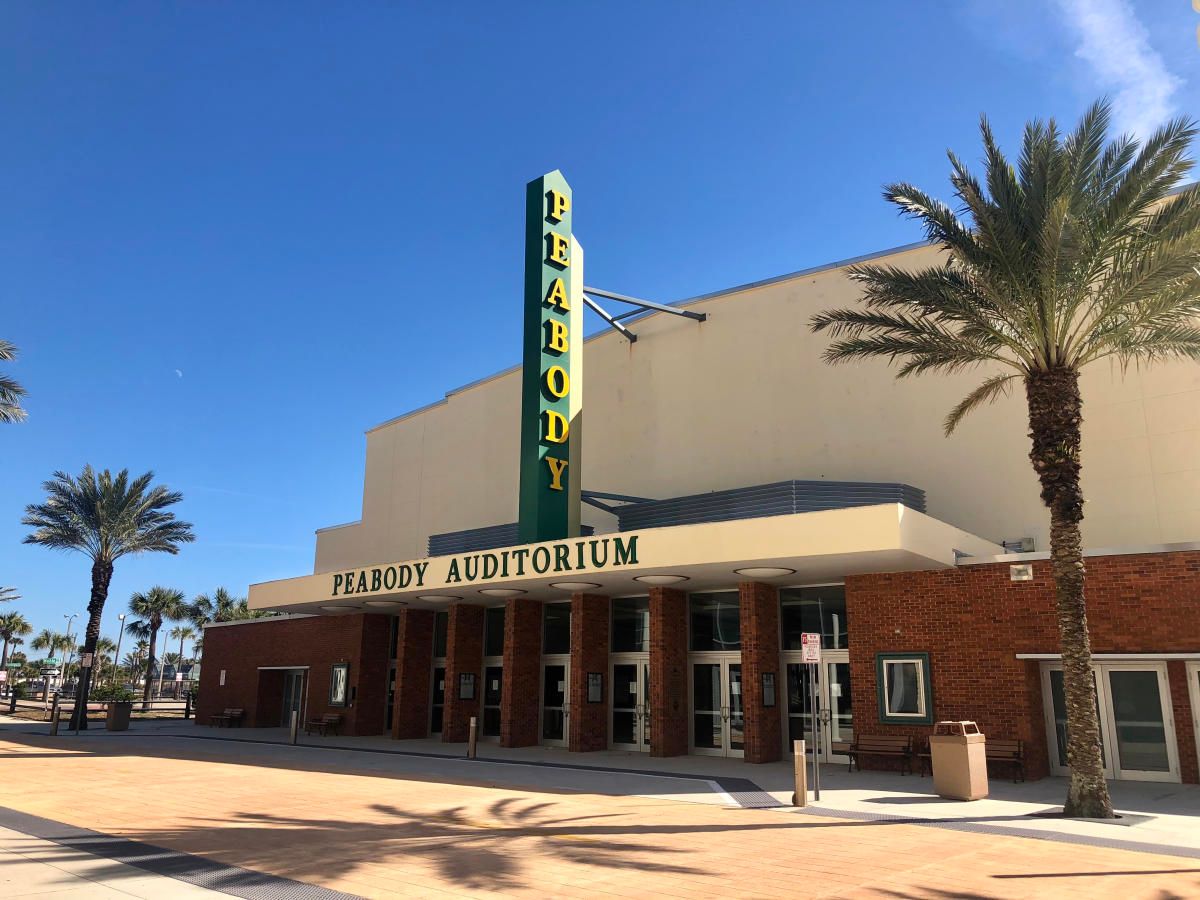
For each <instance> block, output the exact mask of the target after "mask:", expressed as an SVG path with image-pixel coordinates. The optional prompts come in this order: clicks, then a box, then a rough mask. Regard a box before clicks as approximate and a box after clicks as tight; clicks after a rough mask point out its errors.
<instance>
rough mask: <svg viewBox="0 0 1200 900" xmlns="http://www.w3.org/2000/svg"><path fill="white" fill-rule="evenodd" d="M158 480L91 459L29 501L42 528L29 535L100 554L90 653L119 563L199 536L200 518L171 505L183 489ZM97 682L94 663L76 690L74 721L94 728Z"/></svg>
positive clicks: (87, 642) (32, 519)
mask: <svg viewBox="0 0 1200 900" xmlns="http://www.w3.org/2000/svg"><path fill="white" fill-rule="evenodd" d="M153 480H154V473H153V472H147V473H146V474H144V475H141V476H139V477H137V478H133V479H130V477H129V470H128V469H122V470H121V471H120V472H118V473H117V474H116V475H115V476H114V475H113V474H112V473H111V472H109V470H108V469H105V470H104V471H103V472H96V471H95V470H93V469H92V467H91V466H90V465H89V466H84V468H83V472H82V473H80V475H79V476H78V477H73V476H71V475H67V474H66V473H65V472H55V473H54V477H53V478H51V480H49V481H47V482H45V483H44V484H43V485H42V489H43V490H44V491H46V493H47V495H48V496H47V498H46V500H45V502H43V503H35V504H30V505H29V506H26V507H25V516H24V518H23V519H21V522H22V523H23V524H25V525H29V526H31V527H32V528H33V529H34V530H33V532H32V533H31V534H29V535H27V536H26V538H25V543H27V544H41V545H42V546H43V547H50V548H52V549H55V550H75V551H78V552H80V553H84V554H86V555H87V556H89V557H90V558H91V560H92V593H91V599H90V601H89V602H88V623H87V629H86V630H85V632H84V634H85V636H86V637H85V639H84V644H83V652H84V653H95V652H96V641H97V640H98V639H99V637H100V617H101V616H102V615H103V614H104V603H105V601H106V600H107V599H108V586H109V584H111V583H112V574H113V565H114V563H116V561H117V560H118V559H120V558H121V557H122V556H126V555H130V554H138V553H170V554H176V553H178V552H179V545H180V544H188V543H191V542H192V541H193V540H195V536H194V535H193V534H192V526H191V525H190V524H189V523H187V522H181V521H179V520H178V519H176V518H175V514H174V513H173V512H170V511H169V510H168V507H170V506H174V505H175V504H176V503H178V502H179V501H180V500H182V499H183V495H182V494H179V493H177V492H175V491H170V490H167V488H166V487H165V486H163V485H154V486H151V482H152V481H153ZM90 684H91V669H87V670H85V674H84V677H82V678H81V679H80V682H79V691H78V692H77V693H76V695H75V697H76V700H75V710H74V712H72V714H71V727H72V728H76V729H82V728H87V695H88V690H89V688H90Z"/></svg>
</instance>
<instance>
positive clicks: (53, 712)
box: [50, 694, 58, 735]
mask: <svg viewBox="0 0 1200 900" xmlns="http://www.w3.org/2000/svg"><path fill="white" fill-rule="evenodd" d="M50 733H51V734H54V735H56V734H58V694H55V695H54V702H53V703H52V704H50Z"/></svg>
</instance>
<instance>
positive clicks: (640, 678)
mask: <svg viewBox="0 0 1200 900" xmlns="http://www.w3.org/2000/svg"><path fill="white" fill-rule="evenodd" d="M611 683H612V731H611V735H612V739H611V741H610V743H611V744H612V746H613V747H616V748H620V749H622V750H640V751H643V752H644V751H648V750H649V749H650V705H649V702H648V698H649V695H650V662H649V660H647V659H644V658H632V659H628V660H617V661H614V662H613V665H612V682H611Z"/></svg>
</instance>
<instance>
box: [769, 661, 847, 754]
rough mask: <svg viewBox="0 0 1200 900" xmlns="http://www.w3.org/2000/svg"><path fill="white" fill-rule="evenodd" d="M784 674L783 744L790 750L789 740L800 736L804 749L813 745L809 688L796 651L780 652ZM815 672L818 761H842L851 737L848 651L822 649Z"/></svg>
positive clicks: (804, 666) (787, 751) (789, 752)
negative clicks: (818, 742) (785, 696)
mask: <svg viewBox="0 0 1200 900" xmlns="http://www.w3.org/2000/svg"><path fill="white" fill-rule="evenodd" d="M784 668H785V669H786V674H787V709H786V710H785V711H784V715H786V716H787V727H786V729H785V730H784V738H785V741H786V746H785V747H784V751H785V752H786V753H788V754H791V752H792V747H793V742H794V741H799V740H803V741H805V743H806V747H807V748H808V752H810V753H811V752H812V749H813V731H812V714H813V710H812V705H813V697H812V694H811V693H810V691H809V681H808V679H809V672H810V671H812V670H811V669H810V668H809V666H807V665H805V664H804V663H802V662H800V654H799V653H791V652H785V653H784ZM816 672H817V691H816V703H817V709H816V711H817V717H818V721H819V722H820V723H821V746H820V748H819V754H820V756H819V758H820V760H821V761H822V762H846V761H847V760H848V757H847V756H846V750H847V748H848V747H849V745H850V743H851V741H853V740H854V710H853V706H852V701H853V697H852V695H851V693H850V655H849V653H848V652H847V651H844V650H842V651H833V652H830V651H825V652H824V653H822V654H821V664H820V665H819V666H818V667H817V668H816Z"/></svg>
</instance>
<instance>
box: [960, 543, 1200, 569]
mask: <svg viewBox="0 0 1200 900" xmlns="http://www.w3.org/2000/svg"><path fill="white" fill-rule="evenodd" d="M1197 550H1200V542H1197V541H1181V542H1179V543H1174V544H1132V545H1130V546H1126V547H1093V548H1091V549H1085V550H1084V551H1083V555H1084V556H1139V555H1144V554H1150V553H1195V552H1196V551H1197ZM1049 558H1050V551H1049V550H1037V551H1035V552H1033V553H1003V554H999V555H997V556H965V557H963V558H962V559H960V560H959V561H958V564H959V565H960V566H986V565H991V564H994V563H1016V564H1020V563H1031V562H1044V561H1045V560H1048V559H1049Z"/></svg>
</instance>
